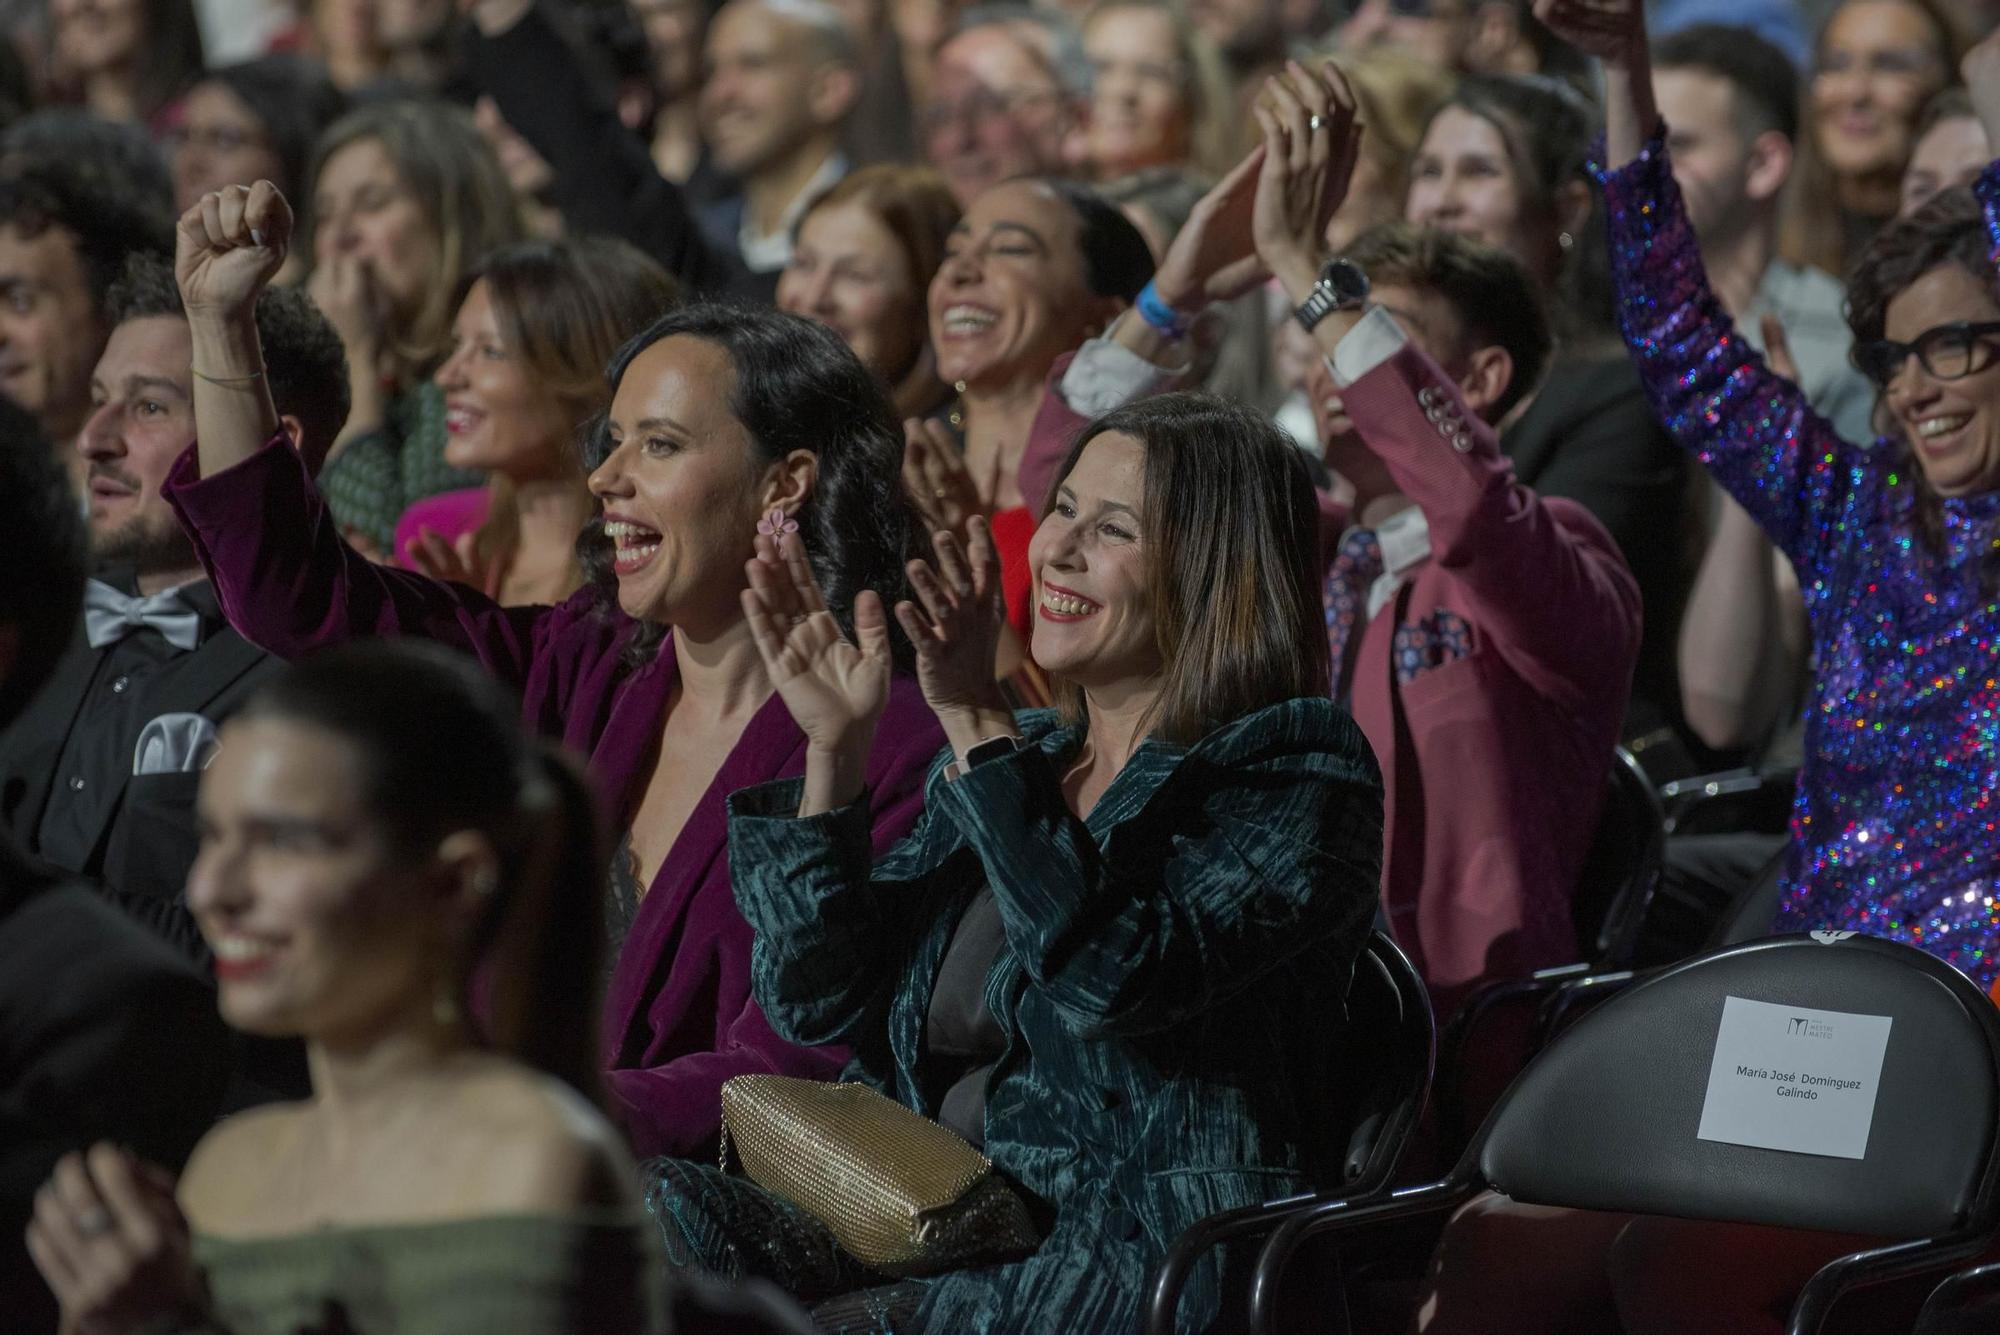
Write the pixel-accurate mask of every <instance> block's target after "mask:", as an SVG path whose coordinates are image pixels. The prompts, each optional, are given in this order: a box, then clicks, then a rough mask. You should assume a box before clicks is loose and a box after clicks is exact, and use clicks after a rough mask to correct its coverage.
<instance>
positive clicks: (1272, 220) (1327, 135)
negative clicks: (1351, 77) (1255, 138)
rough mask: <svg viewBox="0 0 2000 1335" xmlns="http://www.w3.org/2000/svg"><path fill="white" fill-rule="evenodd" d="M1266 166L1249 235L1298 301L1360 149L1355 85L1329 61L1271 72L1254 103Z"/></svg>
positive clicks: (1259, 179) (1314, 275)
mask: <svg viewBox="0 0 2000 1335" xmlns="http://www.w3.org/2000/svg"><path fill="white" fill-rule="evenodd" d="M1255 114H1256V117H1257V124H1258V125H1259V126H1260V127H1261V128H1262V129H1263V131H1264V145H1263V148H1264V165H1263V169H1262V170H1261V171H1260V172H1259V173H1258V176H1257V192H1256V199H1255V201H1254V204H1253V207H1252V210H1251V225H1250V231H1251V240H1252V243H1253V244H1254V245H1255V246H1256V248H1257V254H1258V256H1259V257H1260V258H1261V259H1262V260H1263V262H1264V265H1265V266H1266V267H1267V268H1268V269H1269V270H1270V271H1271V272H1272V273H1273V274H1275V275H1277V277H1278V279H1279V281H1280V282H1282V283H1283V284H1284V285H1285V288H1286V290H1287V291H1288V292H1290V293H1291V294H1292V298H1293V300H1294V301H1298V300H1302V299H1303V297H1304V293H1305V292H1308V291H1310V290H1311V288H1312V285H1313V282H1314V281H1315V279H1316V278H1317V277H1318V274H1319V254H1320V250H1321V238H1322V237H1323V236H1324V235H1325V234H1326V224H1327V220H1328V219H1330V218H1331V217H1333V215H1334V213H1335V211H1337V210H1338V209H1339V208H1340V206H1341V204H1342V203H1343V202H1345V200H1346V199H1347V187H1348V185H1349V184H1350V183H1351V182H1352V180H1353V179H1354V164H1355V161H1356V159H1357V158H1358V157H1359V156H1360V152H1361V131H1362V126H1361V122H1360V119H1359V114H1358V103H1357V102H1356V100H1355V96H1354V89H1353V87H1352V86H1351V85H1349V83H1348V82H1347V76H1346V75H1345V74H1343V73H1341V70H1340V67H1339V66H1338V65H1336V64H1334V63H1333V62H1332V61H1327V62H1325V63H1324V64H1323V65H1322V66H1321V70H1320V72H1319V73H1317V74H1316V73H1314V72H1313V71H1311V70H1309V69H1307V68H1306V67H1305V66H1303V65H1301V64H1299V63H1298V62H1297V61H1290V62H1288V63H1287V64H1286V67H1285V72H1284V73H1283V74H1279V75H1276V76H1274V77H1273V78H1272V79H1271V81H1270V83H1269V85H1268V86H1267V87H1266V89H1265V92H1264V94H1263V95H1262V96H1260V97H1259V98H1258V99H1257V105H1256V107H1255Z"/></svg>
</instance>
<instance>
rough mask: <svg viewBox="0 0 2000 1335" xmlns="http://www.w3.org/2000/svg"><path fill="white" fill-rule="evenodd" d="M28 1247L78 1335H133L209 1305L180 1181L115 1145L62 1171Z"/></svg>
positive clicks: (42, 1197) (47, 1190)
mask: <svg viewBox="0 0 2000 1335" xmlns="http://www.w3.org/2000/svg"><path fill="white" fill-rule="evenodd" d="M27 1244H28V1254H29V1255H30V1256H32V1257H33V1258H34V1261H35V1266H36V1268H37V1269H38V1270H40V1271H41V1272H42V1278H43V1279H45V1280H47V1281H48V1285H49V1288H50V1289H51V1290H52V1291H53V1292H54V1293H55V1295H56V1300H57V1301H58V1302H59V1303H61V1304H62V1313H63V1329H64V1331H65V1332H71V1333H73V1335H123V1332H127V1331H132V1330H135V1329H138V1328H140V1327H144V1326H150V1325H151V1324H154V1323H157V1322H159V1321H161V1320H163V1319H170V1318H173V1317H177V1316H193V1315H196V1314H198V1313H199V1311H200V1309H201V1307H202V1306H203V1298H202V1284H201V1276H200V1274H199V1272H198V1271H197V1270H196V1269H195V1265H194V1261H193V1253H192V1248H191V1245H190V1242H189V1238H188V1225H187V1220H186V1219H185V1218H184V1217H183V1216H182V1214H181V1211H180V1206H179V1205H178V1204H177V1203H176V1202H175V1200H174V1187H173V1182H172V1180H171V1179H169V1178H168V1177H167V1175H166V1174H165V1173H163V1172H161V1171H160V1170H159V1169H157V1168H154V1167H153V1166H152V1165H150V1164H145V1163H141V1162H140V1161H138V1160H137V1159H134V1158H132V1157H131V1156H130V1155H128V1154H126V1153H125V1152H124V1151H123V1150H120V1149H117V1148H116V1147H114V1146H111V1145H103V1144H100V1145H96V1146H93V1147H92V1148H91V1150H90V1152H89V1153H88V1154H87V1155H86V1154H70V1155H66V1156H64V1158H63V1159H62V1161H61V1162H60V1163H58V1164H57V1165H56V1169H55V1172H54V1173H53V1174H52V1175H51V1176H50V1178H49V1180H48V1183H47V1184H46V1185H45V1186H43V1187H42V1189H41V1191H39V1192H38V1193H36V1195H35V1213H34V1218H33V1220H32V1221H31V1222H30V1223H29V1225H28V1236H27Z"/></svg>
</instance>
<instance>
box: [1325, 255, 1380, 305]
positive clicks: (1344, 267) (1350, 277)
mask: <svg viewBox="0 0 2000 1335" xmlns="http://www.w3.org/2000/svg"><path fill="white" fill-rule="evenodd" d="M1319 280H1320V282H1322V283H1325V284H1326V285H1327V286H1328V287H1329V288H1331V289H1332V290H1333V296H1334V305H1335V306H1336V307H1340V308H1345V307H1349V306H1359V305H1361V304H1362V303H1363V302H1365V301H1367V300H1368V275H1367V274H1365V273H1363V272H1361V266H1360V265H1358V264H1355V263H1354V262H1353V261H1351V260H1329V261H1327V265H1326V267H1325V268H1324V269H1321V270H1320V271H1319Z"/></svg>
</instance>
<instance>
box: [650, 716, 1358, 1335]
mask: <svg viewBox="0 0 2000 1335" xmlns="http://www.w3.org/2000/svg"><path fill="white" fill-rule="evenodd" d="M1022 725H1023V732H1024V739H1023V744H1022V747H1021V749H1019V750H1017V751H1015V752H1014V753H1013V754H1011V755H1006V756H1002V757H1000V758H998V759H990V760H987V761H986V762H985V763H982V764H980V765H979V766H977V767H976V768H974V769H973V770H972V771H971V772H970V773H967V774H964V775H961V776H960V777H958V778H956V779H948V778H947V777H946V762H947V761H949V759H950V757H949V755H945V756H940V757H939V760H938V762H937V763H936V764H935V765H934V766H933V767H932V771H931V777H930V780H929V783H928V786H927V791H926V797H927V803H926V807H925V810H924V814H923V817H922V818H921V819H920V820H919V822H918V824H917V827H916V829H915V830H914V831H913V832H912V833H911V835H910V837H909V838H908V839H907V840H905V841H904V842H903V843H902V844H900V845H898V846H897V847H896V849H895V850H894V851H893V852H892V853H890V854H889V856H888V857H887V858H884V859H881V860H880V861H874V860H873V858H872V855H871V848H870V837H869V829H870V804H869V802H868V800H867V799H863V800H862V801H859V802H857V803H855V804H854V805H852V806H849V807H845V808H842V809H840V810H836V811H832V812H828V813H825V814H823V815H819V816H815V817H811V818H807V819H799V818H797V817H796V816H795V815H794V814H793V813H794V812H796V810H797V808H798V803H799V795H800V788H799V785H798V784H797V783H796V782H783V783H776V784H769V785H765V786H763V787H760V788H755V789H751V790H749V791H746V792H740V793H738V794H736V795H735V797H733V798H732V799H731V802H730V846H731V853H732V856H733V857H734V860H735V863H736V867H737V879H736V894H737V900H738V903H739V904H740V905H741V906H742V909H743V912H744V915H745V916H746V917H747V918H748V919H749V920H750V922H751V925H752V926H753V928H754V929H755V931H756V946H755V950H754V953H753V955H752V963H753V968H754V971H755V987H756V995H757V997H758V999H759V1000H760V1001H761V1002H762V1003H763V1004H764V1007H765V1013H766V1014H767V1015H768V1016H769V1017H770V1019H771V1022H772V1024H773V1026H774V1027H775V1028H776V1029H777V1030H778V1032H779V1033H781V1034H783V1035H784V1036H786V1037H787V1038H790V1039H791V1040H793V1041H794V1042H797V1043H801V1044H827V1043H842V1044H847V1045H850V1046H851V1047H852V1048H853V1049H854V1053H855V1057H854V1061H853V1063H852V1064H851V1065H850V1066H849V1068H848V1070H847V1072H846V1076H845V1078H848V1079H858V1080H864V1081H867V1082H868V1083H870V1084H872V1085H874V1086H875V1087H877V1088H879V1089H881V1090H883V1091H884V1092H885V1093H887V1094H889V1095H890V1096H891V1097H894V1098H896V1099H898V1100H900V1101H902V1102H903V1103H904V1104H906V1105H907V1106H909V1107H911V1108H914V1109H916V1110H917V1111H918V1112H921V1113H923V1114H925V1115H926V1116H930V1117H935V1116H936V1115H937V1112H938V1102H939V1100H940V1099H941V1098H942V1096H943V1094H944V1091H945V1089H946V1087H947V1086H948V1085H949V1083H950V1078H951V1076H952V1075H953V1074H954V1073H955V1069H956V1067H955V1066H952V1065H950V1064H948V1063H944V1062H939V1061H935V1060H933V1059H932V1058H931V1056H930V1055H929V1054H928V1053H927V1052H926V1050H925V1048H924V1043H923V1035H924V1030H925V1021H926V1017H927V1015H928V1013H929V1009H930V1004H931V994H932V989H933V986H934V982H935V979H936V975H937V971H938V966H939V963H940V961H941V960H942V957H943V955H944V952H945V949H946V947H947V945H948V943H949V942H950V939H951V936H952V933H953V931H954V929H955V928H956V927H957V925H958V921H959V918H960V916H961V915H962V914H963V913H964V911H965V908H966V906H967V905H968V904H969V903H970V902H971V901H972V899H973V897H974V896H975V894H977V892H978V891H979V889H980V888H981V887H982V886H989V887H991V889H992V892H993V895H994V898H995V900H996V902H997V903H998V906H999V909H1000V915H1001V919H1002V921H1003V923H1004V925H1005V929H1006V943H1005V945H1004V946H1003V948H1002V950H1001V952H1000V954H999V957H998V958H997V960H996V961H995V963H994V965H993V967H992V969H991V970H990V972H989V973H988V975H987V980H986V1002H987V1005H988V1006H989V1007H990V1008H991V1009H992V1011H993V1014H994V1016H995V1018H996V1019H997V1020H998V1022H999V1024H1000V1026H1001V1028H1002V1029H1003V1030H1004V1032H1005V1033H1006V1036H1007V1047H1006V1051H1005V1053H1004V1055H1002V1057H1001V1058H1000V1060H999V1062H998V1064H997V1065H996V1067H995V1069H994V1074H993V1079H992V1083H991V1086H990V1088H989V1090H988V1097H987V1104H986V1146H985V1149H986V1153H987V1155H988V1157H989V1158H991V1159H992V1160H993V1162H994V1163H995V1165H996V1166H997V1167H998V1169H999V1170H1000V1171H1001V1172H1002V1173H1003V1174H1005V1175H1006V1176H1007V1177H1008V1178H1010V1179H1011V1180H1012V1181H1013V1182H1015V1183H1016V1184H1018V1185H1019V1186H1020V1187H1021V1189H1022V1190H1023V1191H1024V1192H1025V1193H1026V1194H1027V1195H1028V1196H1029V1197H1030V1198H1031V1200H1032V1201H1033V1202H1034V1203H1035V1204H1034V1207H1033V1208H1036V1209H1038V1210H1039V1211H1040V1213H1041V1216H1042V1219H1041V1222H1042V1224H1043V1226H1044V1237H1045V1241H1044V1242H1043V1245H1042V1247H1041V1248H1040V1250H1039V1251H1038V1252H1036V1254H1035V1255H1034V1256H1032V1257H1030V1258H1028V1259H1026V1260H1023V1261H1019V1262H1016V1263H1013V1264H1009V1265H1002V1266H992V1267H984V1268H980V1269H976V1270H967V1271H959V1272H955V1273H952V1274H949V1275H945V1276H942V1277H939V1278H937V1279H934V1280H931V1281H928V1285H929V1287H928V1290H927V1292H926V1293H925V1295H924V1300H923V1302H922V1304H921V1306H920V1309H919V1312H918V1316H917V1319H916V1321H915V1323H914V1328H915V1329H921V1330H931V1331H954V1332H957V1331H995V1330H1078V1331H1082V1330H1091V1331H1098V1330H1104V1331H1110V1330H1130V1329H1134V1328H1136V1325H1137V1322H1138V1313H1139V1308H1140V1301H1141V1295H1142V1291H1143V1288H1144V1284H1145V1279H1146V1275H1147V1272H1148V1270H1149V1269H1150V1268H1151V1267H1152V1266H1153V1264H1154V1263H1155V1262H1157V1261H1158V1259H1159V1258H1160V1256H1161V1255H1162V1253H1163V1252H1164V1251H1165V1249H1166V1247H1167V1245H1168V1243H1169V1242H1171V1241H1172V1239H1173V1238H1174V1236H1175V1235H1176V1234H1177V1233H1179V1232H1180V1231H1181V1230H1182V1229H1184V1228H1186V1227H1187V1226H1188V1225H1190V1224H1192V1223H1193V1222H1195V1221H1196V1220H1197V1219H1199V1218H1201V1217H1203V1216H1205V1215H1208V1214H1211V1213H1213V1212H1215V1211H1217V1210H1223V1209H1228V1208H1230V1207H1232V1206H1239V1205H1248V1204H1252V1203H1255V1202H1258V1201H1263V1200H1268V1199H1271V1198H1273V1197H1277V1196H1283V1195H1286V1194H1289V1193H1293V1192H1298V1191H1301V1190H1305V1189H1307V1188H1309V1187H1311V1186H1313V1185H1314V1184H1317V1183H1324V1182H1330V1181H1331V1180H1332V1175H1333V1174H1334V1173H1335V1172H1336V1165H1337V1160H1338V1157H1339V1152H1340V1151H1339V1146H1340V1145H1341V1144H1342V1143H1344V1136H1345V1129H1344V1128H1338V1127H1334V1126H1331V1125H1329V1122H1328V1119H1327V1117H1326V1115H1325V1113H1324V1110H1323V1101H1324V1099H1325V1098H1326V1096H1327V1092H1328V1091H1329V1090H1331V1089H1332V1088H1334V1087H1335V1085H1336V1083H1337V1082H1339V1081H1342V1080H1344V1079H1347V1078H1348V1075H1347V1073H1346V1072H1343V1071H1339V1070H1335V1069H1333V1068H1332V1054H1333V1044H1332V1043H1331V1041H1330V1038H1329V1035H1330V1032H1331V1031H1332V1030H1333V1029H1334V1028H1335V1027H1336V1026H1338V1025H1339V1024H1341V1023H1342V1022H1343V1019H1344V1014H1345V1012H1344V1005H1345V997H1346V992H1347V987H1348V983H1349V981H1350V979H1351V977H1352V974H1353V966H1354V960H1355V956H1356V955H1357V953H1358V952H1359V950H1360V948H1361V944H1362V942H1363V940H1364V938H1365V937H1366V935H1367V932H1368V930H1369V927H1370V925H1371V922H1372V920H1373V917H1374V913H1375V901H1376V888H1377V882H1378V878H1379V876H1380V872H1381V867H1380V858H1381V848H1382V828H1381V817H1382V807H1381V796H1382V795H1381V785H1380V779H1379V777H1378V775H1377V773H1376V770H1375V764H1374V761H1373V759H1372V757H1371V756H1370V755H1369V752H1368V747H1367V743H1366V742H1365V741H1364V740H1363V739H1362V736H1361V734H1360V731H1359V729H1357V728H1356V727H1355V726H1354V724H1353V721H1352V720H1351V719H1349V718H1348V716H1347V714H1346V713H1345V711H1343V710H1341V709H1340V708H1339V707H1338V706H1336V705H1335V704H1334V703H1333V702H1332V701H1331V700H1328V699H1299V700H1289V701H1285V702H1283V703H1281V704H1276V705H1272V706H1270V707H1268V708H1265V709H1262V710H1259V711H1257V712H1256V713H1253V714H1251V715H1249V716H1247V717H1244V718H1241V719H1238V720H1236V721H1235V722H1233V723H1229V724H1226V725H1224V726H1222V727H1220V728H1217V729H1216V730H1215V731H1214V732H1212V733H1210V734H1209V735H1208V736H1207V737H1205V738H1203V739H1202V740H1201V741H1199V742H1197V743H1196V744H1195V745H1193V746H1191V747H1185V748H1183V747H1178V746H1174V745H1170V744H1168V743H1165V742H1162V741H1160V740H1158V739H1152V740H1148V741H1147V742H1145V743H1144V744H1143V745H1142V746H1141V747H1140V748H1139V750H1138V751H1137V752H1135V753H1134V755H1133V756H1132V758H1131V760H1130V761H1129V762H1128V763H1127V764H1126V766H1125V768H1124V769H1123V770H1122V771H1121V772H1120V773H1119V775H1118V777H1117V778H1116V779H1115V780H1114V781H1113V782H1112V784H1111V786H1110V787H1109V789H1107V790H1106V792H1105V793H1104V796H1103V797H1102V798H1101V799H1100V801H1099V802H1098V804H1097V805H1096V807H1094V808H1093V809H1092V811H1091V812H1090V815H1089V816H1088V818H1087V819H1083V820H1079V819H1077V818H1076V817H1075V816H1074V815H1072V814H1071V812H1070V809H1069V806H1068V804H1067V802H1066V801H1065V799H1064V796H1063V791H1062V783H1061V776H1062V773H1063V771H1064V770H1065V769H1066V768H1067V767H1068V766H1069V765H1070V764H1071V763H1072V762H1073V761H1074V760H1075V758H1076V755H1077V753H1078V750H1079V748H1080V747H1081V745H1082V742H1083V735H1082V731H1081V729H1080V728H1077V727H1069V726H1064V725H1062V724H1061V723H1060V721H1059V720H1058V718H1057V717H1056V716H1055V715H1054V714H1053V713H1051V712H1048V711H1037V712H1034V713H1030V714H1026V715H1023V716H1022ZM871 862H873V866H872V870H871ZM948 1066H949V1067H950V1069H947V1067H948ZM649 1204H650V1205H652V1206H653V1208H655V1210H656V1211H659V1210H660V1209H661V1204H662V1203H660V1202H657V1201H653V1200H649ZM662 1222H663V1224H664V1223H666V1222H668V1221H665V1220H663V1221H662ZM682 1241H683V1242H684V1239H683V1240H682ZM743 1250H745V1251H746V1252H747V1251H754V1250H755V1249H754V1246H753V1247H748V1248H745V1249H743ZM1220 1285H1221V1267H1220V1265H1219V1263H1218V1262H1217V1260H1216V1259H1215V1258H1214V1257H1213V1256H1211V1257H1210V1258H1209V1259H1208V1260H1207V1261H1205V1262H1204V1263H1203V1265H1202V1266H1201V1268H1200V1269H1199V1270H1198V1271H1197V1272H1196V1275H1195V1277H1194V1281H1193V1283H1192V1284H1191V1285H1190V1289H1189V1293H1188V1297H1187V1299H1186V1301H1185V1302H1184V1304H1183V1308H1182V1310H1183V1313H1184V1314H1185V1315H1186V1316H1187V1318H1188V1319H1189V1321H1190V1322H1191V1323H1194V1325H1193V1328H1196V1329H1199V1328H1202V1326H1204V1325H1205V1324H1206V1323H1207V1321H1209V1320H1210V1319H1212V1318H1213V1316H1214V1314H1215V1312H1216V1309H1217V1306H1218V1300H1219V1294H1220Z"/></svg>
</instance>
